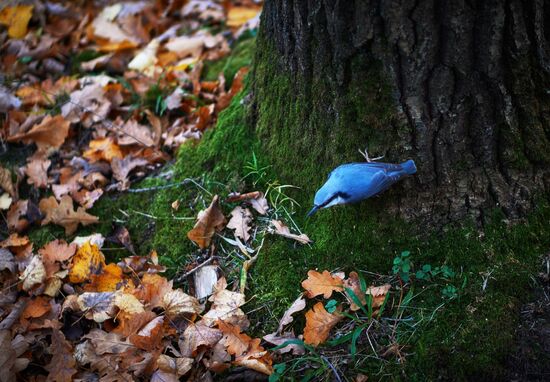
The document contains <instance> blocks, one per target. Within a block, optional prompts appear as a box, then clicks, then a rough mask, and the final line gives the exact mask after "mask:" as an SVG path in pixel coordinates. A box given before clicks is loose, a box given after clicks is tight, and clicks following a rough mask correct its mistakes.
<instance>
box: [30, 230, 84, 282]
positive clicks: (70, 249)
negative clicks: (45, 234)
mask: <svg viewBox="0 0 550 382" xmlns="http://www.w3.org/2000/svg"><path fill="white" fill-rule="evenodd" d="M75 252H76V245H75V244H67V242H66V241H64V240H59V239H56V240H53V241H50V242H49V243H48V244H46V245H45V246H44V247H42V248H41V249H39V250H38V253H39V254H40V256H42V262H43V263H44V267H45V268H46V277H51V276H52V275H53V274H54V273H55V272H57V271H58V270H59V269H60V263H63V262H64V261H67V260H69V259H70V258H71V257H73V255H74V254H75Z"/></svg>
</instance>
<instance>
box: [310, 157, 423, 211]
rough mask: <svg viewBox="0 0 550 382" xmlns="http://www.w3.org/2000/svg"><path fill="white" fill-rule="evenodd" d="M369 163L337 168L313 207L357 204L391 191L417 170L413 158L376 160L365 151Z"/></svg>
mask: <svg viewBox="0 0 550 382" xmlns="http://www.w3.org/2000/svg"><path fill="white" fill-rule="evenodd" d="M364 155H365V157H366V159H367V163H348V164H343V165H341V166H339V167H337V168H335V169H334V170H333V171H332V172H331V173H330V174H329V176H328V179H327V181H326V182H325V184H323V187H321V188H320V189H319V191H317V193H316V194H315V200H314V202H313V204H314V205H313V208H312V209H311V211H309V213H308V214H307V216H311V215H313V214H314V213H315V212H317V210H319V209H322V208H327V207H332V206H335V205H337V204H347V203H356V202H359V201H361V200H363V199H367V198H370V197H371V196H375V195H378V194H379V193H381V192H383V191H385V190H387V189H388V188H389V187H390V186H391V185H393V184H394V183H396V182H397V181H398V180H400V179H401V178H403V177H405V176H407V175H412V174H415V173H416V165H415V164H414V161H413V160H410V159H409V160H408V161H406V162H403V163H401V164H392V163H380V162H373V161H372V160H370V159H369V158H368V155H367V154H366V151H365V153H364Z"/></svg>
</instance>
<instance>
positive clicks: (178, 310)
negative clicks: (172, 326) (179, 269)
mask: <svg viewBox="0 0 550 382" xmlns="http://www.w3.org/2000/svg"><path fill="white" fill-rule="evenodd" d="M162 307H163V308H164V311H165V313H166V315H167V316H168V317H170V318H175V317H177V316H179V315H181V314H191V315H194V314H199V313H201V312H202V307H201V306H200V304H199V301H198V300H197V299H196V298H195V297H192V296H189V295H187V294H185V293H183V291H182V290H181V289H176V290H173V291H170V292H168V293H166V294H165V295H164V297H163V298H162Z"/></svg>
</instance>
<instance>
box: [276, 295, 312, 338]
mask: <svg viewBox="0 0 550 382" xmlns="http://www.w3.org/2000/svg"><path fill="white" fill-rule="evenodd" d="M305 307H306V300H304V298H303V297H302V296H301V295H300V297H298V298H297V299H296V300H294V302H293V303H292V305H290V308H288V309H287V310H286V312H285V313H284V314H283V317H282V318H281V321H279V327H278V328H277V333H282V332H283V328H284V326H285V325H288V324H290V323H291V322H292V321H294V318H293V317H292V315H293V314H294V313H298V312H301V311H302V310H304V308H305Z"/></svg>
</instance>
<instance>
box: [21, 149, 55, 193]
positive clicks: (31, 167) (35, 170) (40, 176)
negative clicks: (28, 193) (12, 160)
mask: <svg viewBox="0 0 550 382" xmlns="http://www.w3.org/2000/svg"><path fill="white" fill-rule="evenodd" d="M51 164H52V162H51V161H50V160H49V159H47V158H45V157H43V156H41V157H40V156H39V157H36V156H33V157H32V158H31V160H30V161H29V162H28V163H27V166H25V173H26V174H27V176H28V178H27V183H28V184H31V185H34V187H38V188H46V186H47V185H48V168H49V167H50V165H51Z"/></svg>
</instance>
